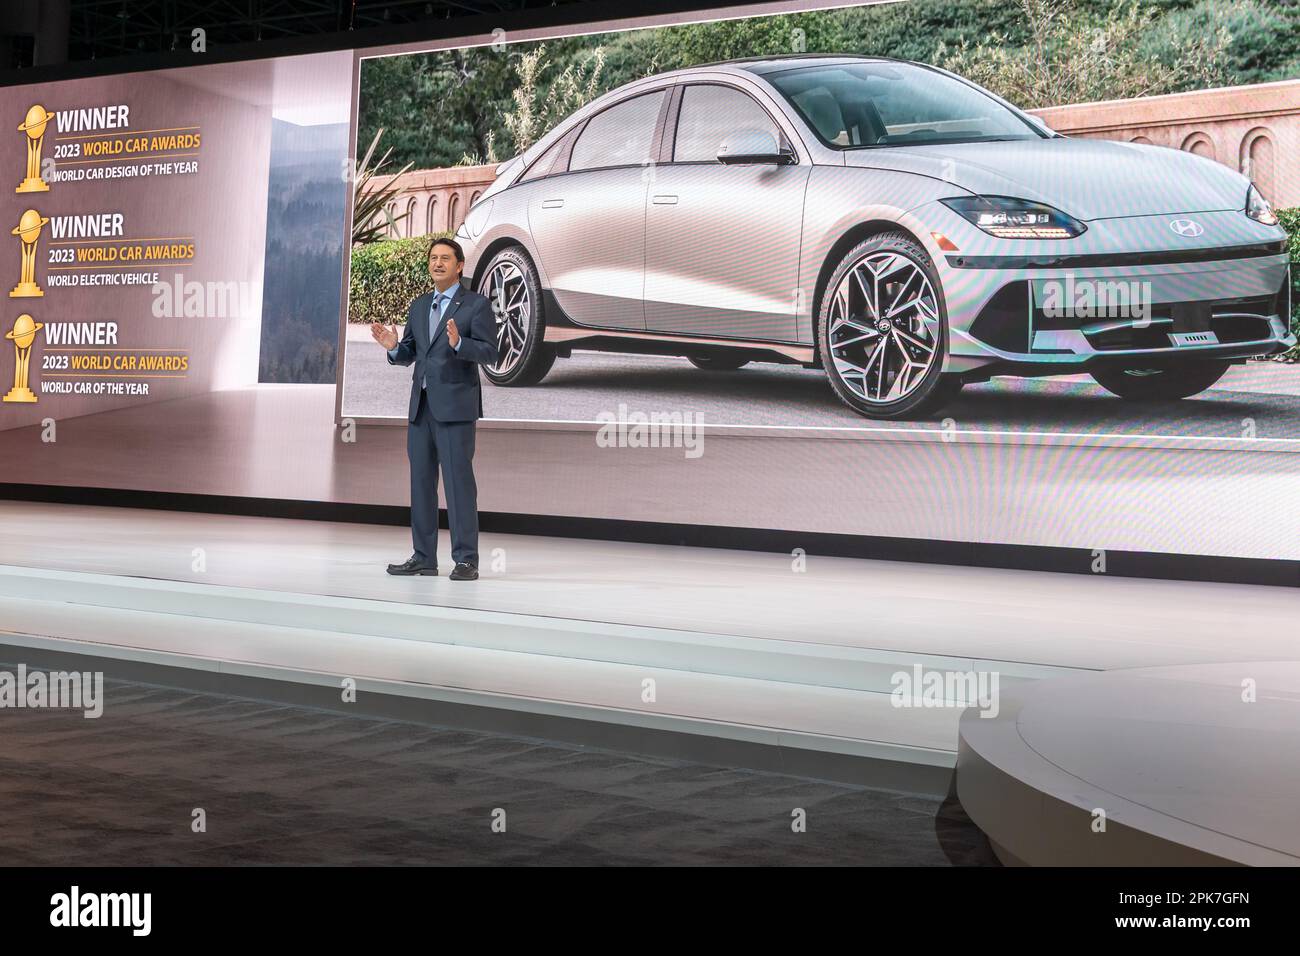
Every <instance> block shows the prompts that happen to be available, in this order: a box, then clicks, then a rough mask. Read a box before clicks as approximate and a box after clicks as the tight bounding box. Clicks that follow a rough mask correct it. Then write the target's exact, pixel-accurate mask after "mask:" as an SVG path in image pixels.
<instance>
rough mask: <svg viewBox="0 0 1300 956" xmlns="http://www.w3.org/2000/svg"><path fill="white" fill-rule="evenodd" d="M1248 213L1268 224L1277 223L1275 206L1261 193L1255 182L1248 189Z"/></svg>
mask: <svg viewBox="0 0 1300 956" xmlns="http://www.w3.org/2000/svg"><path fill="white" fill-rule="evenodd" d="M1246 215H1247V216H1249V217H1250V218H1251V219H1254V220H1255V221H1256V222H1262V223H1263V224H1264V225H1266V226H1276V225H1277V215H1276V214H1275V213H1274V212H1273V207H1272V206H1271V205H1269V202H1268V200H1267V199H1265V198H1264V197H1263V196H1262V195H1260V192H1259V190H1258V189H1256V188H1255V184H1254V183H1251V184H1250V188H1249V189H1247V190H1246Z"/></svg>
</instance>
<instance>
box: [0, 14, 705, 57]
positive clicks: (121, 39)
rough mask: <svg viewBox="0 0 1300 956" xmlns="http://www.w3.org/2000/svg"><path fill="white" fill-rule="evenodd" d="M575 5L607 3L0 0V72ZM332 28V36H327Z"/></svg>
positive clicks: (404, 28)
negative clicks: (198, 39)
mask: <svg viewBox="0 0 1300 956" xmlns="http://www.w3.org/2000/svg"><path fill="white" fill-rule="evenodd" d="M583 5H587V6H593V5H598V6H606V7H607V6H608V4H591V3H589V2H587V0H3V2H2V3H0V70H13V69H23V68H27V67H31V66H33V65H42V66H44V65H54V64H61V63H69V62H71V63H79V62H86V61H90V60H103V59H105V58H119V57H141V56H149V55H154V56H156V55H158V54H167V53H171V52H189V49H190V45H191V42H192V38H193V31H194V30H195V29H201V30H203V31H204V34H205V36H204V39H205V41H206V44H207V48H208V51H209V52H213V51H216V50H222V51H225V52H231V48H242V50H243V52H245V54H246V55H247V53H248V51H247V47H248V45H255V44H266V43H275V41H284V40H289V39H294V38H312V37H314V38H316V39H317V40H318V41H319V42H321V43H324V44H327V45H331V46H338V47H342V46H353V45H359V44H356V43H354V42H351V40H350V39H349V38H350V37H355V35H356V34H357V33H358V32H360V31H366V32H367V33H368V34H373V35H376V36H378V35H381V34H383V33H385V32H387V33H390V34H392V33H401V34H403V35H405V34H407V33H408V31H409V33H410V34H413V35H412V36H411V38H412V39H414V38H417V37H419V36H421V35H422V34H424V33H426V32H427V31H428V30H430V29H436V28H437V26H438V25H439V23H440V22H445V21H447V20H452V19H455V18H461V17H471V16H477V15H484V14H486V15H492V14H500V15H505V14H513V15H514V16H518V14H519V13H520V12H522V11H529V10H544V9H547V8H551V7H557V6H569V7H572V6H583ZM673 5H676V4H673ZM700 5H701V6H703V5H704V4H700ZM421 25H423V29H421ZM331 35H334V37H335V38H336V39H337V41H338V42H337V43H329V41H330V38H331ZM252 55H256V54H252Z"/></svg>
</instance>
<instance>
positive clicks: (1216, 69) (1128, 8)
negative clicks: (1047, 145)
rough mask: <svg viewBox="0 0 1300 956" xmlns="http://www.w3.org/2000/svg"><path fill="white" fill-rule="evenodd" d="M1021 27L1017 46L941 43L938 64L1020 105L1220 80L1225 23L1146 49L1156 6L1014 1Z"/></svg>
mask: <svg viewBox="0 0 1300 956" xmlns="http://www.w3.org/2000/svg"><path fill="white" fill-rule="evenodd" d="M1020 9H1021V11H1022V14H1023V17H1024V19H1025V21H1026V24H1027V27H1028V40H1027V42H1026V43H1025V44H1024V45H1023V46H1022V45H1018V44H1015V43H1013V42H1012V41H1011V40H1010V38H1009V37H1008V36H1007V35H1006V34H1005V33H994V34H992V35H991V36H989V37H988V38H987V39H984V40H981V41H980V42H979V43H977V44H973V45H972V44H970V43H969V42H968V41H966V40H962V41H961V42H960V43H959V44H957V45H956V46H955V47H948V46H947V45H943V44H941V46H940V48H939V50H938V51H937V55H936V59H937V60H938V61H939V63H940V65H941V66H943V67H944V68H945V69H948V70H951V71H952V72H954V73H957V74H958V75H960V76H963V77H966V78H967V79H969V80H971V81H973V82H975V83H978V84H980V85H981V86H984V87H987V88H988V89H990V90H992V91H993V92H995V93H997V94H999V95H1000V96H1003V97H1005V98H1006V99H1008V100H1010V101H1012V102H1013V103H1016V104H1017V105H1018V106H1021V107H1023V108H1025V109H1037V108H1040V107H1045V106H1058V105H1063V104H1066V103H1086V102H1092V101H1096V100H1110V99H1128V98H1130V97H1137V96H1153V95H1156V94H1159V93H1171V92H1175V91H1178V90H1182V89H1187V88H1191V87H1205V86H1213V85H1216V84H1219V83H1222V82H1224V81H1225V79H1226V77H1225V69H1224V68H1223V65H1222V61H1223V58H1224V51H1225V50H1226V49H1227V48H1228V45H1229V44H1230V43H1231V40H1232V37H1231V34H1230V33H1229V31H1228V28H1227V27H1226V26H1225V25H1224V24H1223V23H1222V22H1218V23H1216V24H1215V25H1213V26H1212V27H1211V28H1209V29H1207V30H1205V31H1203V32H1199V33H1197V34H1195V35H1189V36H1185V37H1182V38H1180V43H1181V47H1180V48H1178V49H1172V50H1170V49H1166V50H1161V51H1157V50H1153V49H1152V48H1151V47H1150V46H1149V45H1147V44H1145V43H1144V40H1145V39H1146V38H1147V37H1148V36H1149V35H1150V34H1151V33H1152V32H1153V30H1154V24H1155V22H1156V19H1157V12H1158V11H1157V9H1156V8H1155V7H1152V6H1143V5H1142V4H1140V3H1139V2H1138V0H1116V2H1115V3H1114V4H1113V5H1112V6H1111V7H1110V9H1109V10H1107V11H1106V12H1105V13H1104V15H1102V16H1100V17H1098V16H1097V15H1096V14H1090V13H1089V12H1088V11H1086V10H1084V9H1081V7H1080V6H1079V5H1078V4H1077V3H1075V2H1074V0H1020Z"/></svg>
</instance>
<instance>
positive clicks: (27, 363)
mask: <svg viewBox="0 0 1300 956" xmlns="http://www.w3.org/2000/svg"><path fill="white" fill-rule="evenodd" d="M43 328H45V323H44V322H35V321H33V320H32V317H31V316H30V315H20V316H18V318H17V319H15V320H14V327H13V328H12V329H10V330H9V331H8V332H6V333H5V338H7V339H8V340H9V341H11V342H13V343H14V353H15V364H14V387H13V388H11V389H10V390H9V394H7V395H6V396H5V397H4V399H3V401H6V402H34V401H36V394H35V393H34V392H33V391H32V390H31V389H30V388H29V387H28V378H29V377H30V374H31V364H32V343H33V342H35V341H36V333H37V332H39V331H40V330H41V329H43Z"/></svg>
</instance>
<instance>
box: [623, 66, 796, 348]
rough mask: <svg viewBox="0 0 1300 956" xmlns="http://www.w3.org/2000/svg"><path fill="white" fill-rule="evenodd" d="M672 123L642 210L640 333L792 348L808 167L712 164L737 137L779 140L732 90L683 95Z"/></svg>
mask: <svg viewBox="0 0 1300 956" xmlns="http://www.w3.org/2000/svg"><path fill="white" fill-rule="evenodd" d="M676 114H677V115H676V122H675V124H673V117H672V116H671V115H670V116H669V117H668V122H669V124H673V129H672V131H671V132H668V133H666V134H665V136H666V137H667V138H668V139H669V141H670V143H671V150H672V152H671V154H670V157H671V159H670V161H669V162H666V163H662V164H660V165H658V166H657V167H656V168H655V169H654V176H653V178H652V179H651V182H650V190H649V192H650V196H649V200H648V203H647V206H646V269H645V276H646V278H645V300H646V328H648V329H651V330H654V331H661V332H679V333H691V334H695V335H703V336H718V337H724V338H741V339H767V340H775V341H795V340H796V339H797V338H798V333H797V331H796V323H795V312H796V302H797V298H796V296H797V292H796V290H797V287H798V284H799V242H800V236H801V233H802V229H803V203H804V193H805V191H806V187H807V184H808V171H809V168H810V167H809V165H808V164H807V163H799V164H795V165H776V164H773V163H767V164H753V165H724V164H722V163H720V162H718V159H717V155H718V149H719V147H720V146H721V145H722V143H723V141H724V140H726V139H727V138H729V137H732V136H734V135H735V134H737V133H741V132H744V131H746V130H763V131H768V132H770V133H771V134H772V135H773V136H774V137H775V140H776V142H777V143H786V142H788V139H789V138H788V137H787V136H785V135H784V134H783V132H782V130H781V127H780V126H779V125H778V124H777V122H776V121H775V120H774V119H773V118H772V116H771V114H770V113H769V112H768V111H767V110H766V109H765V108H764V107H763V106H762V105H761V104H760V103H759V102H758V101H757V100H756V99H754V97H753V96H751V95H750V94H749V93H748V92H746V91H744V90H742V89H739V88H737V87H735V86H730V85H725V84H721V83H712V82H709V83H696V84H690V85H687V86H684V87H682V89H681V99H680V106H679V108H678V109H677V110H676ZM665 148H668V144H665Z"/></svg>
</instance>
